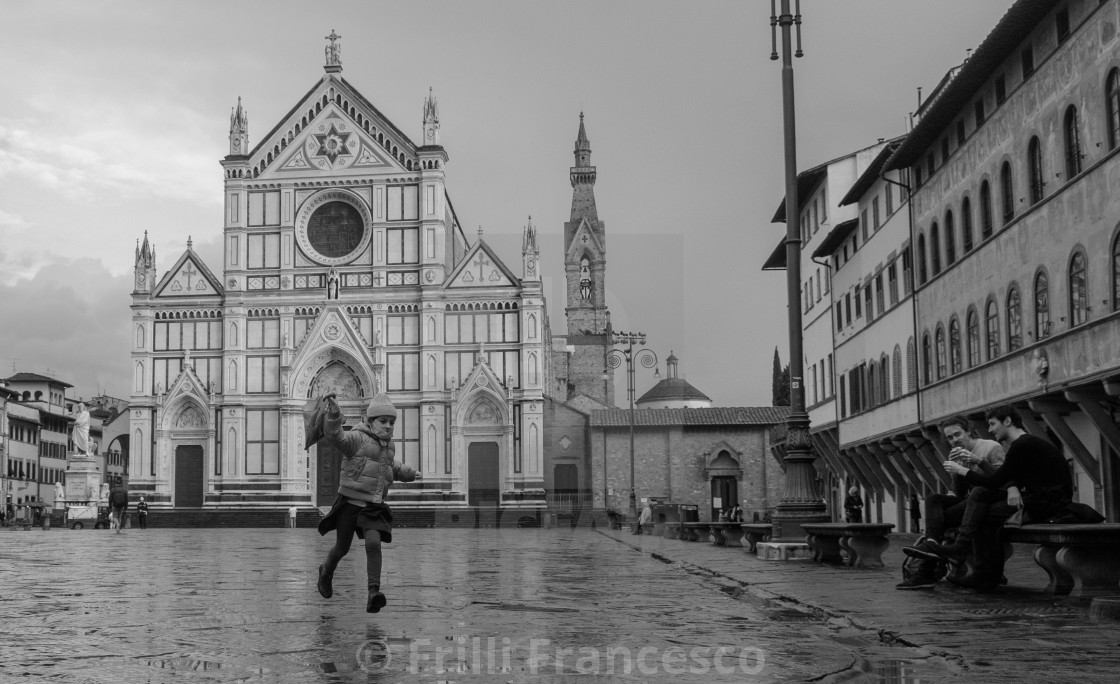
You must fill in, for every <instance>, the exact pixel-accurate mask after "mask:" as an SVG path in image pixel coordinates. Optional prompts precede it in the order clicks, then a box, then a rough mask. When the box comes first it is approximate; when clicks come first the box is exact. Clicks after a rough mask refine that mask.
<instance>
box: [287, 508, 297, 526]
mask: <svg viewBox="0 0 1120 684" xmlns="http://www.w3.org/2000/svg"><path fill="white" fill-rule="evenodd" d="M298 513H299V509H298V508H296V507H295V506H294V505H293V506H289V507H288V527H290V528H292V529H293V530H294V529H295V527H296V515H297V514H298Z"/></svg>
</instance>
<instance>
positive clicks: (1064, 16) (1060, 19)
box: [1054, 7, 1069, 43]
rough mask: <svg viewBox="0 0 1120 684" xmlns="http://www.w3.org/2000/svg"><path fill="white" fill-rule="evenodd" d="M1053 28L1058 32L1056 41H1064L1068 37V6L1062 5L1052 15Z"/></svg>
mask: <svg viewBox="0 0 1120 684" xmlns="http://www.w3.org/2000/svg"><path fill="white" fill-rule="evenodd" d="M1054 28H1055V29H1057V32H1058V42H1059V43H1064V42H1065V40H1066V38H1069V7H1063V8H1062V9H1060V10H1058V12H1057V14H1055V15H1054Z"/></svg>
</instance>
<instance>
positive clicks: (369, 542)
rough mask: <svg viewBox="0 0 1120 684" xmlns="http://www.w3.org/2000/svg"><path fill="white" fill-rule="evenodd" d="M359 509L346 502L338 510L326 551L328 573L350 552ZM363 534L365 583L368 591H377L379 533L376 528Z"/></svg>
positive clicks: (379, 570) (379, 575) (379, 579)
mask: <svg viewBox="0 0 1120 684" xmlns="http://www.w3.org/2000/svg"><path fill="white" fill-rule="evenodd" d="M361 510H362V509H361V508H359V507H357V506H355V505H354V504H351V503H348V504H346V505H345V506H344V507H343V509H342V510H341V511H339V512H338V528H337V529H336V530H335V542H334V546H333V547H331V550H330V552H329V553H327V567H326V572H327V574H328V575H334V569H335V568H336V567H338V562H339V561H340V560H342V557H343V556H345V555H346V554H347V553H349V552H350V543H351V542H352V541H354V534H355V532H356V531H357V529H358V513H359V512H361ZM365 536H366V584H367V586H368V588H369V590H370V591H377V590H379V589H380V588H381V533H380V532H378V531H377V530H365Z"/></svg>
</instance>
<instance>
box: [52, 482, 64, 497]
mask: <svg viewBox="0 0 1120 684" xmlns="http://www.w3.org/2000/svg"><path fill="white" fill-rule="evenodd" d="M54 500H55V501H65V500H66V489H65V488H64V487H63V486H62V483H61V482H55V483H54Z"/></svg>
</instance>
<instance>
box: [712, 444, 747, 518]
mask: <svg viewBox="0 0 1120 684" xmlns="http://www.w3.org/2000/svg"><path fill="white" fill-rule="evenodd" d="M708 476H709V478H710V479H711V483H712V484H711V489H712V499H711V504H712V509H711V516H712V517H711V519H712V520H718V519H719V514H720V511H722V510H724V509H729V508H731V507H733V506H738V505H739V478H740V477H742V469H741V468H740V467H739V461H737V460H736V459H735V458H734V457H733V456H732V455H731V452H730V451H728V450H726V449H724V450H721V451H719V452H718V454H717V455H716V457H715V458H714V459H712V461H711V463H709V464H708Z"/></svg>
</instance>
